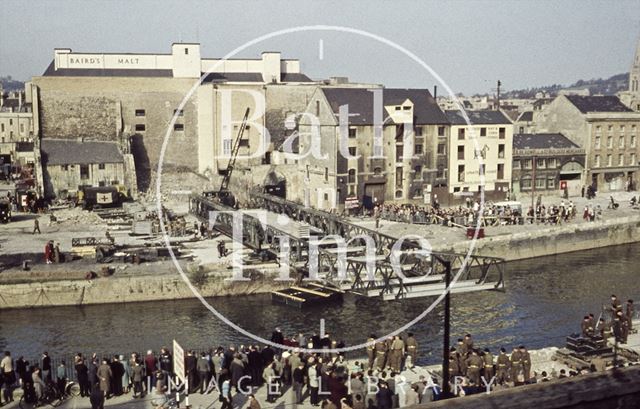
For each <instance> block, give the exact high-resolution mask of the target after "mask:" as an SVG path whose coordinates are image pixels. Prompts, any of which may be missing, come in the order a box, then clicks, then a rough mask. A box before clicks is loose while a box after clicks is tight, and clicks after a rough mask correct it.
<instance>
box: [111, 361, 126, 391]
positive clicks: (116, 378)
mask: <svg viewBox="0 0 640 409" xmlns="http://www.w3.org/2000/svg"><path fill="white" fill-rule="evenodd" d="M109 367H111V373H112V375H113V378H111V390H112V391H113V394H114V395H116V396H120V395H122V375H124V366H123V365H122V362H120V360H119V359H118V355H114V357H113V359H112V360H111V362H110V363H109Z"/></svg>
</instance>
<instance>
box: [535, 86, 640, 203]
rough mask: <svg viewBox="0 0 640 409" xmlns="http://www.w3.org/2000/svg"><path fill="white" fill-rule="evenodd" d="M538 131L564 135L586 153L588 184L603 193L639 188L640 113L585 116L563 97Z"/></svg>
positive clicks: (549, 109) (540, 122)
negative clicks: (639, 139)
mask: <svg viewBox="0 0 640 409" xmlns="http://www.w3.org/2000/svg"><path fill="white" fill-rule="evenodd" d="M588 98H596V99H597V98H614V97H588ZM627 111H629V110H627ZM538 130H539V131H540V132H561V133H562V134H563V135H565V136H566V137H567V138H569V139H570V140H571V141H573V142H574V143H576V144H577V145H578V146H580V147H581V148H583V149H585V152H586V155H587V158H586V164H585V168H586V175H585V182H586V184H591V185H593V186H594V187H595V188H597V189H598V190H599V191H601V192H607V191H616V190H625V189H627V188H629V187H632V188H633V187H634V186H635V187H636V188H637V186H638V183H637V181H638V178H639V177H640V166H639V162H638V160H639V158H640V142H639V141H638V137H640V113H639V112H631V111H629V112H619V111H612V112H607V111H602V110H599V111H591V112H582V111H581V110H580V109H578V108H577V107H576V106H575V105H574V104H573V103H572V102H571V101H570V100H569V99H568V97H567V96H564V95H561V96H558V97H557V98H556V99H555V100H554V101H553V102H552V103H551V104H549V105H548V106H547V108H545V110H544V111H543V112H542V114H541V115H540V116H539V119H538Z"/></svg>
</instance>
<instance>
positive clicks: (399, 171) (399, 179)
mask: <svg viewBox="0 0 640 409" xmlns="http://www.w3.org/2000/svg"><path fill="white" fill-rule="evenodd" d="M402 179H403V174H402V168H396V187H402V182H403V180H402Z"/></svg>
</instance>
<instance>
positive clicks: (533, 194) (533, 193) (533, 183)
mask: <svg viewBox="0 0 640 409" xmlns="http://www.w3.org/2000/svg"><path fill="white" fill-rule="evenodd" d="M531 166H533V176H532V177H531V208H532V209H533V222H535V221H536V220H537V218H538V217H537V216H538V215H537V210H538V209H536V204H535V201H534V200H535V197H536V155H533V161H532V163H531ZM533 222H532V223H533Z"/></svg>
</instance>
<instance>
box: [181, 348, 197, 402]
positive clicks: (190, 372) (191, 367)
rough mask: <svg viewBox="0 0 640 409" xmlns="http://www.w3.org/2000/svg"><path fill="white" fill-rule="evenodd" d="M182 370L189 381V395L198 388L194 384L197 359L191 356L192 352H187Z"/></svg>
mask: <svg viewBox="0 0 640 409" xmlns="http://www.w3.org/2000/svg"><path fill="white" fill-rule="evenodd" d="M184 370H185V372H186V375H187V380H188V381H189V393H192V392H193V391H194V390H195V389H196V387H197V386H198V384H197V383H196V381H197V377H198V374H197V371H198V359H197V358H196V357H195V355H194V354H193V351H188V352H187V356H186V357H185V358H184Z"/></svg>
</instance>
